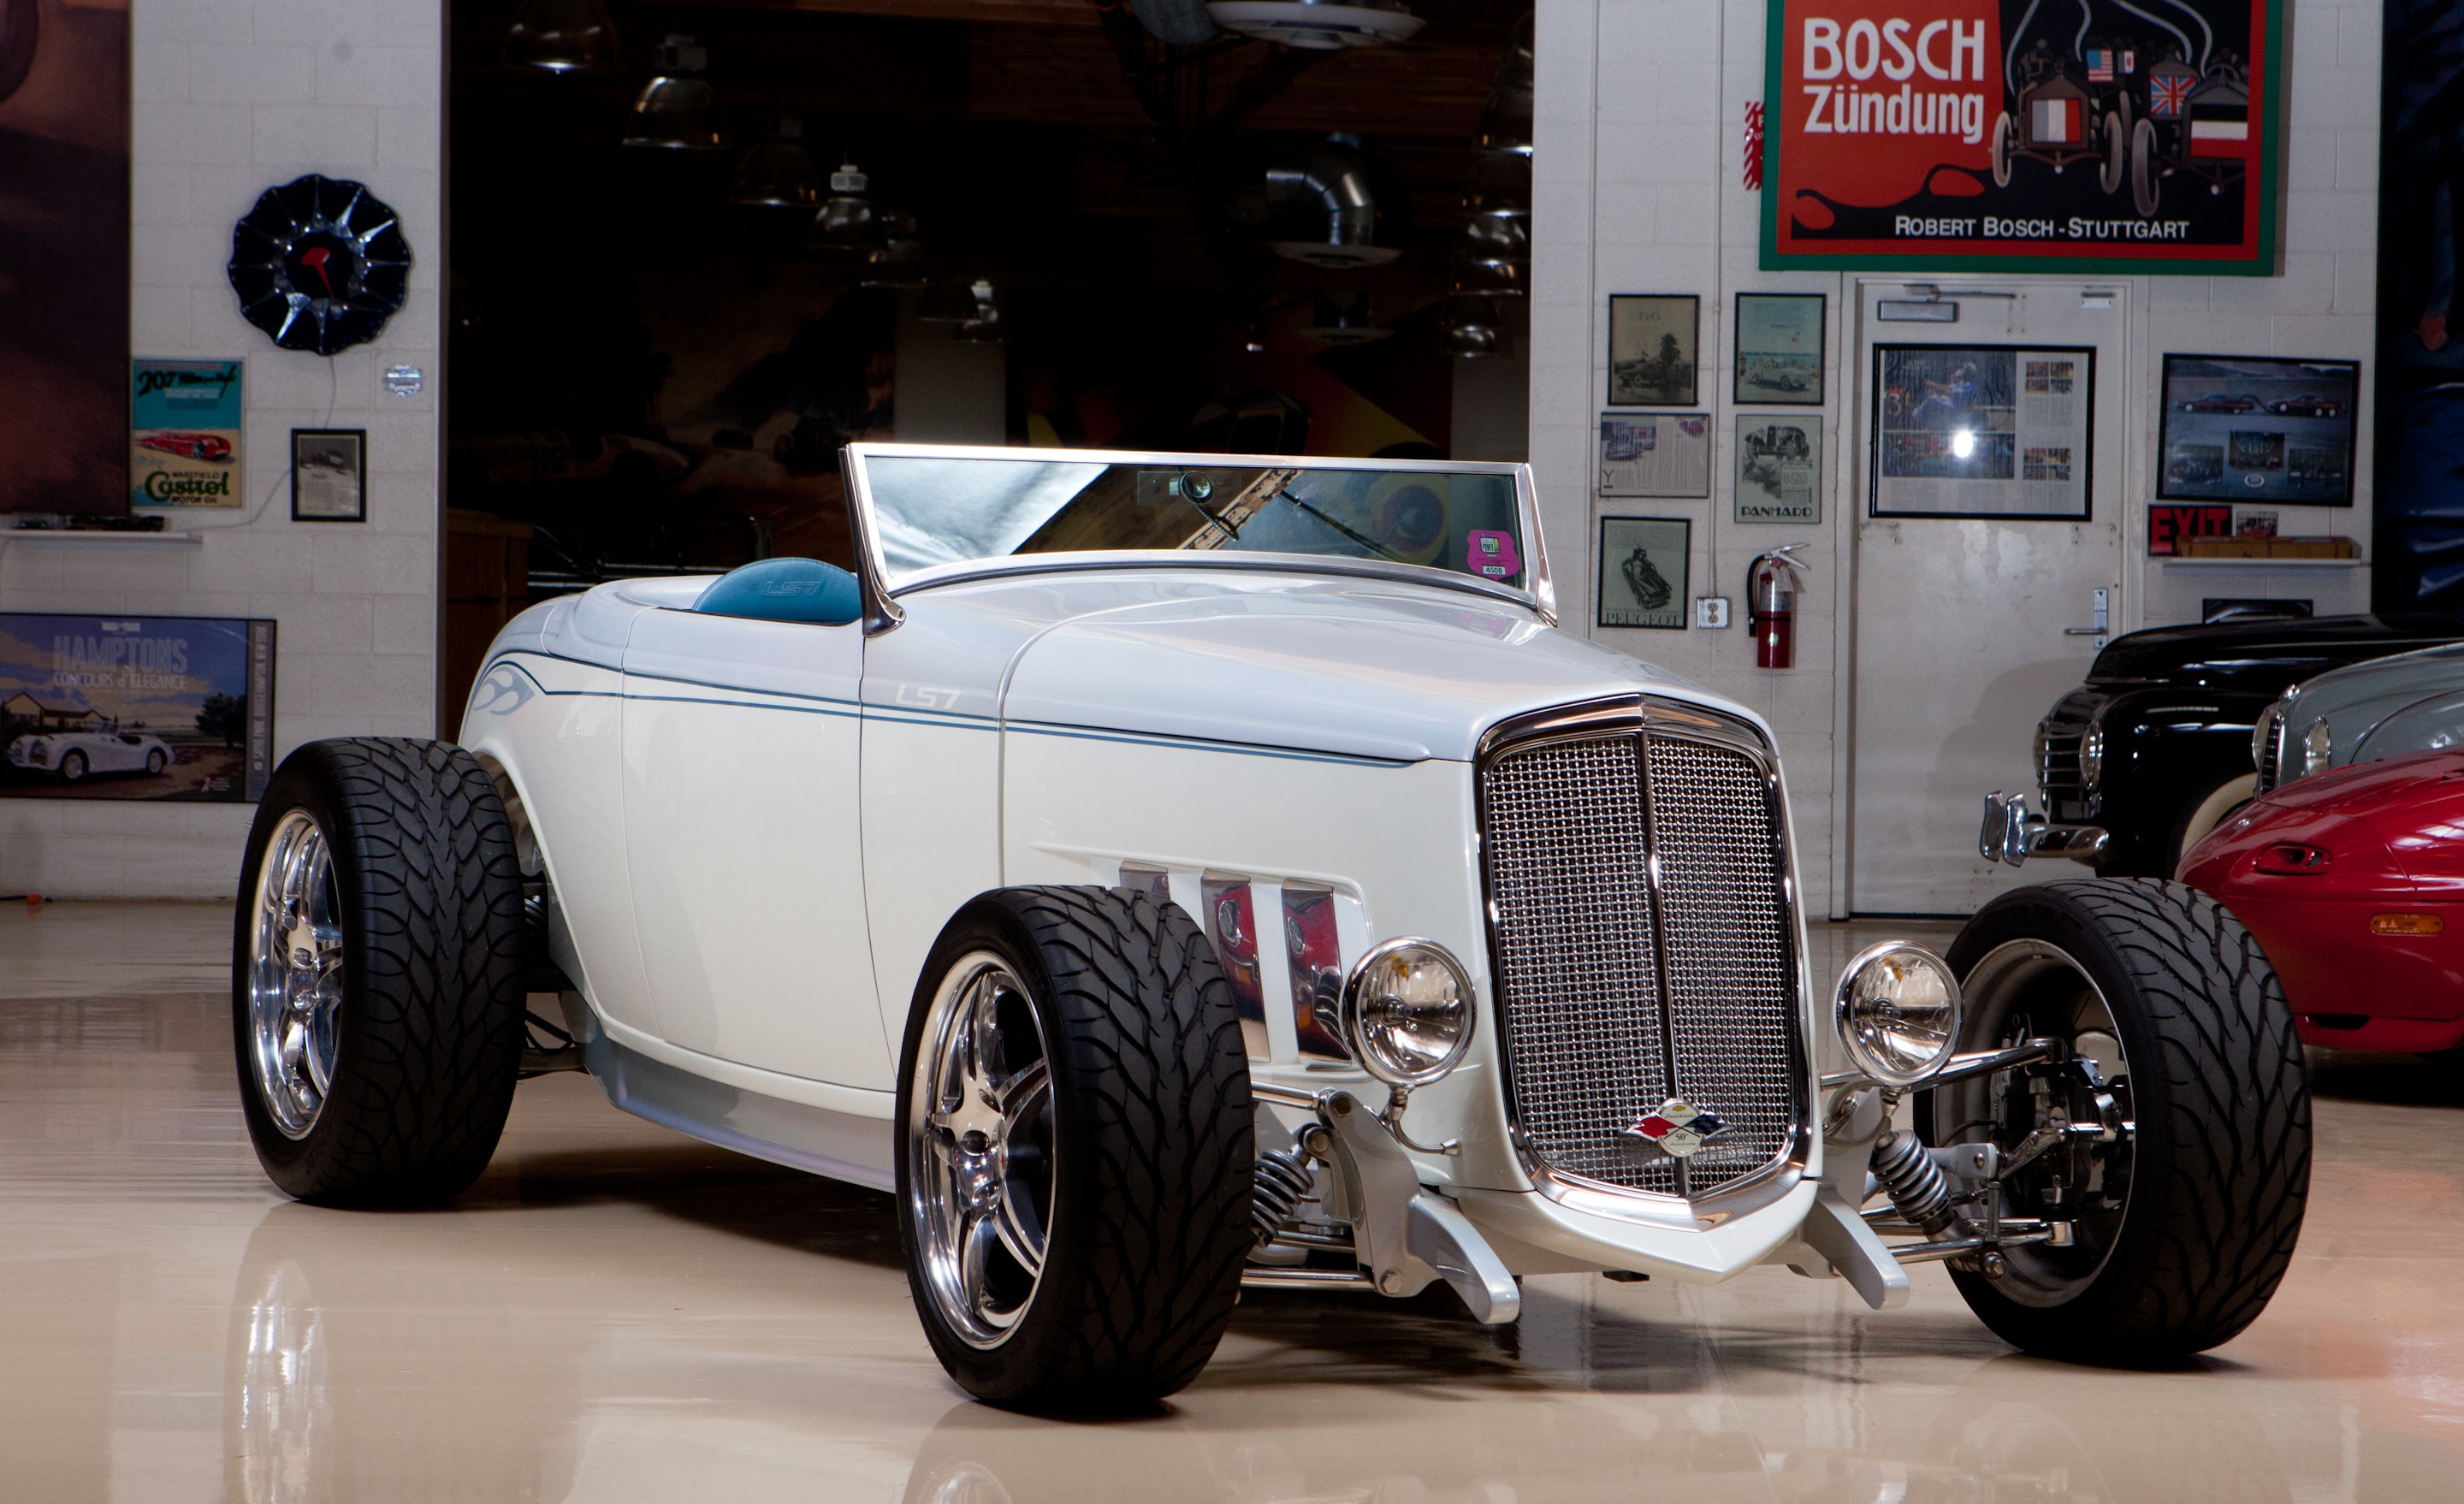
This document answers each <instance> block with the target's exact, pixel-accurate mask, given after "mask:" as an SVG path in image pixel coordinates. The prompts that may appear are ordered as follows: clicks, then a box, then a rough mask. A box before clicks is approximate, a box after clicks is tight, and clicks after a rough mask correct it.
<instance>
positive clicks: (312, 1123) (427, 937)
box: [231, 737, 531, 1205]
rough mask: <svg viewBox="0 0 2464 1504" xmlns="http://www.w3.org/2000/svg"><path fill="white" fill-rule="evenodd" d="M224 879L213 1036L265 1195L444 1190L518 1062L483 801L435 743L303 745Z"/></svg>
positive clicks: (511, 985) (515, 988)
mask: <svg viewBox="0 0 2464 1504" xmlns="http://www.w3.org/2000/svg"><path fill="white" fill-rule="evenodd" d="M269 853H270V854H269ZM240 871H241V886H240V903H239V906H238V916H237V919H236V922H235V924H234V926H233V935H232V950H231V1015H232V1028H233V1034H234V1044H235V1047H236V1050H237V1053H238V1065H239V1086H240V1101H241V1103H242V1104H243V1107H244V1109H245V1111H246V1114H247V1117H248V1132H249V1138H250V1139H252V1140H253V1142H254V1144H255V1146H256V1157H257V1161H258V1162H259V1163H260V1164H262V1165H263V1166H264V1167H265V1173H266V1177H267V1178H268V1179H269V1180H271V1181H273V1182H274V1183H275V1184H276V1185H278V1186H280V1187H281V1188H282V1189H283V1190H284V1191H286V1192H288V1193H289V1194H291V1195H292V1196H295V1197H297V1198H298V1199H299V1200H301V1201H313V1202H321V1203H326V1204H356V1205H393V1204H409V1203H422V1202H435V1201H442V1200H445V1199H448V1198H450V1197H451V1196H454V1195H456V1194H457V1193H459V1192H460V1191H462V1190H463V1189H464V1188H466V1187H467V1186H469V1185H470V1183H472V1182H473V1181H474V1180H476V1179H478V1177H479V1172H480V1171H482V1170H483V1169H485V1168H486V1167H487V1164H488V1158H489V1156H490V1155H492V1154H494V1153H495V1147H496V1139H497V1138H498V1137H499V1136H500V1135H501V1134H502V1133H503V1131H504V1126H505V1114H506V1111H507V1110H508V1109H509V1108H510V1107H511V1106H512V1103H513V1095H514V1082H515V1079H516V1077H517V1073H519V1071H520V1068H521V1056H522V1043H523V1028H522V1002H523V984H524V980H525V962H527V960H528V958H529V952H530V946H531V940H530V935H529V931H528V929H527V928H526V927H525V925H524V923H523V916H522V888H521V871H520V868H519V866H518V865H517V861H516V859H515V856H514V843H513V834H512V831H511V829H510V828H509V827H508V825H507V824H506V820H505V809H504V805H503V803H502V802H501V801H500V800H499V798H498V797H497V793H496V786H495V784H494V783H493V782H491V781H490V779H489V778H488V775H487V774H486V773H485V772H484V771H483V770H481V768H480V766H479V764H478V763H477V761H476V760H474V759H473V757H472V756H471V754H470V753H468V752H465V751H463V750H462V749H461V748H459V747H456V746H451V745H448V744H446V743H444V742H440V741H410V740H407V739H394V738H376V737H360V738H352V739H349V740H342V741H312V742H310V743H308V744H307V745H305V746H303V747H301V748H299V749H298V750H297V751H296V752H294V753H292V754H291V756H289V757H288V758H285V759H284V760H283V763H282V765H281V766H280V767H279V768H276V769H275V774H274V778H273V781H272V782H271V783H270V784H269V785H267V787H266V791H265V797H264V799H263V800H262V801H261V802H260V803H259V804H258V806H257V812H256V823H255V826H254V828H253V829H252V830H251V831H250V833H249V840H248V855H247V859H246V862H245V863H244V865H243V866H242V867H241V870H240Z"/></svg>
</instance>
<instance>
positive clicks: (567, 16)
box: [505, 0, 617, 73]
mask: <svg viewBox="0 0 2464 1504" xmlns="http://www.w3.org/2000/svg"><path fill="white" fill-rule="evenodd" d="M616 65H617V63H616V23H615V21H614V20H613V19H612V18H610V17H609V15H608V14H607V5H606V0H522V6H521V9H520V10H518V11H515V12H514V24H513V28H512V30H510V31H508V32H507V33H505V66H507V67H509V68H537V69H539V71H541V72H542V73H608V72H612V71H613V70H614V69H615V67H616Z"/></svg>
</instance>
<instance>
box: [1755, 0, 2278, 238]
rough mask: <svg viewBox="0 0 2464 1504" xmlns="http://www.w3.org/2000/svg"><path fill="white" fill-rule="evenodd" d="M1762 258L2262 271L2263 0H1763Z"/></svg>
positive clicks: (2268, 3) (2274, 14) (2270, 224)
mask: <svg viewBox="0 0 2464 1504" xmlns="http://www.w3.org/2000/svg"><path fill="white" fill-rule="evenodd" d="M1769 7H1770V11H1769V15H1770V19H1769V22H1768V34H1769V36H1770V38H1771V42H1770V45H1769V46H1768V47H1767V48H1766V50H1765V58H1764V72H1765V77H1764V85H1763V98H1764V99H1766V100H1771V122H1770V127H1769V128H1770V138H1769V144H1768V147H1767V151H1768V154H1769V159H1770V160H1767V162H1766V170H1765V178H1764V181H1765V183H1766V185H1767V187H1765V188H1764V189H1763V254H1762V264H1763V265H1764V267H1766V268H1768V269H1771V270H1780V269H1786V268H1799V267H1805V268H1812V267H1821V268H1829V269H1834V270H1844V269H1871V270H1889V271H1899V272H1915V273H1923V272H1928V271H1979V272H1982V271H2073V272H2076V271H2081V270H2091V271H2100V272H2107V273H2121V272H2137V273H2167V272H2171V273H2182V274H2195V275H2200V276H2220V275H2221V276H2274V275H2275V273H2276V254H2277V245H2276V234H2277V232H2276V222H2277V179H2278V177H2279V175H2280V173H2281V171H2282V167H2281V163H2282V151H2281V148H2280V146H2279V140H2280V137H2281V130H2280V128H2279V123H2280V122H2279V117H2280V116H2281V115H2282V105H2281V103H2280V102H2279V101H2280V100H2282V98H2283V88H2282V80H2283V77H2284V49H2283V46H2282V38H2283V35H2284V30H2283V16H2282V12H2283V10H2284V7H2283V4H2282V0H2165V3H2164V4H2162V5H2147V6H2143V5H2128V4H2113V5H2104V4H2096V5H2090V4H2089V3H2088V0H2080V4H2079V5H2077V6H2072V7H2055V6H2049V5H2042V4H2038V3H2035V0H1925V3H1922V4H1919V5H1916V6H1914V7H1913V8H1911V7H1910V6H1908V5H1904V4H1902V3H1900V0H1769Z"/></svg>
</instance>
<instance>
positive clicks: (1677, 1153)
mask: <svg viewBox="0 0 2464 1504" xmlns="http://www.w3.org/2000/svg"><path fill="white" fill-rule="evenodd" d="M1727 1131H1728V1125H1727V1123H1724V1122H1722V1121H1721V1120H1720V1117H1719V1115H1718V1114H1716V1113H1708V1112H1705V1111H1704V1110H1703V1109H1702V1108H1700V1107H1697V1106H1695V1105H1694V1104H1693V1103H1691V1102H1689V1101H1687V1100H1686V1099H1685V1098H1683V1097H1682V1096H1672V1097H1670V1098H1669V1099H1668V1100H1666V1101H1664V1102H1662V1103H1661V1104H1660V1106H1659V1108H1658V1110H1656V1111H1653V1112H1648V1113H1645V1114H1643V1115H1642V1116H1641V1117H1638V1118H1636V1119H1635V1120H1634V1126H1633V1127H1631V1128H1628V1129H1626V1130H1624V1131H1623V1132H1622V1133H1620V1134H1618V1135H1617V1137H1618V1138H1620V1139H1624V1140H1625V1144H1626V1148H1627V1149H1628V1150H1629V1151H1631V1152H1632V1153H1634V1154H1635V1155H1636V1156H1637V1157H1638V1158H1640V1159H1644V1160H1656V1159H1658V1158H1660V1157H1661V1155H1663V1154H1664V1155H1666V1156H1668V1157H1669V1158H1670V1159H1672V1160H1683V1159H1690V1158H1691V1157H1692V1156H1693V1154H1694V1151H1696V1150H1697V1149H1700V1148H1702V1147H1703V1146H1704V1145H1705V1144H1706V1143H1709V1142H1710V1141H1711V1140H1712V1139H1717V1138H1718V1137H1720V1136H1721V1135H1722V1134H1724V1133H1727Z"/></svg>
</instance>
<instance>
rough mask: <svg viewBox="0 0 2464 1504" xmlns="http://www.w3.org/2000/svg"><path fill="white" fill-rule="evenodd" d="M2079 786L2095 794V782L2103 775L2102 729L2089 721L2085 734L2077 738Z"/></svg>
mask: <svg viewBox="0 0 2464 1504" xmlns="http://www.w3.org/2000/svg"><path fill="white" fill-rule="evenodd" d="M2103 775H2104V728H2103V727H2102V726H2101V725H2098V724H2097V723H2096V722H2095V721H2093V720H2091V721H2089V722H2088V723H2087V732H2086V734H2085V735H2084V736H2081V737H2080V738H2079V786H2080V787H2081V788H2084V789H2086V790H2087V791H2088V792H2090V793H2094V792H2096V781H2097V780H2098V779H2099V778H2101V777H2102V776H2103Z"/></svg>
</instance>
